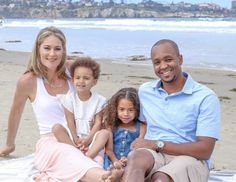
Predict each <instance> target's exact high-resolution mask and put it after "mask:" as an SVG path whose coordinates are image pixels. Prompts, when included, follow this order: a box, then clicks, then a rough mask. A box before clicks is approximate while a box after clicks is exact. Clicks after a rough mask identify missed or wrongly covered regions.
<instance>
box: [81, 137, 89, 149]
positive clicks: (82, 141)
mask: <svg viewBox="0 0 236 182" xmlns="http://www.w3.org/2000/svg"><path fill="white" fill-rule="evenodd" d="M81 144H82V145H83V146H84V147H88V146H89V144H90V143H89V138H87V137H86V138H83V139H82V140H81Z"/></svg>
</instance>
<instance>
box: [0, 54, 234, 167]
mask: <svg viewBox="0 0 236 182" xmlns="http://www.w3.org/2000/svg"><path fill="white" fill-rule="evenodd" d="M29 56H30V55H29V53H27V52H15V51H3V50H0V57H1V60H0V75H1V80H0V90H1V92H0V100H1V102H0V108H1V111H0V117H1V120H0V146H3V145H4V143H5V139H6V133H7V118H8V114H9V112H10V106H11V103H12V99H13V94H14V90H15V86H16V82H17V80H18V78H19V76H20V75H21V74H22V73H23V72H24V71H25V69H26V65H27V63H28V60H29ZM96 60H97V61H98V62H99V63H100V65H101V75H100V78H99V80H98V84H97V85H96V87H95V90H96V91H98V92H99V93H100V94H102V95H104V96H105V97H106V98H109V97H110V96H111V95H112V94H113V93H115V92H116V91H117V90H118V89H120V88H122V87H127V86H131V87H136V88H138V87H139V85H140V84H142V83H144V82H147V81H149V80H151V79H156V76H155V74H154V72H153V68H152V67H151V66H149V65H148V66H143V65H137V64H122V63H121V64H120V63H119V64H117V62H116V61H115V60H111V59H105V60H104V59H96ZM183 70H184V71H186V72H188V73H190V74H191V76H192V77H193V78H194V79H195V80H196V81H198V82H200V83H202V84H204V85H206V86H208V87H209V88H211V89H212V90H214V91H215V93H216V94H217V95H218V97H219V99H220V100H221V118H222V119H221V138H220V141H218V142H217V143H216V147H215V150H214V152H213V156H212V165H213V168H214V169H215V170H221V169H227V170H236V163H235V160H234V156H235V153H236V148H235V147H234V146H235V145H236V141H234V140H233V138H236V132H235V131H236V121H235V118H236V91H233V90H234V89H236V86H235V85H233V84H232V83H235V81H236V73H235V72H233V71H225V70H220V71H219V70H209V69H199V68H190V67H185V66H184V67H183ZM38 138H39V132H38V129H37V124H36V122H35V118H34V114H33V111H32V108H31V105H30V103H29V101H28V102H27V103H26V107H25V110H24V113H23V115H22V119H21V123H20V127H19V130H18V134H17V137H16V150H15V152H13V153H12V154H11V155H10V156H9V157H6V158H8V159H9V158H15V157H22V156H25V155H28V154H31V153H33V152H34V148H35V144H36V141H37V140H38ZM6 158H0V160H3V159H6Z"/></svg>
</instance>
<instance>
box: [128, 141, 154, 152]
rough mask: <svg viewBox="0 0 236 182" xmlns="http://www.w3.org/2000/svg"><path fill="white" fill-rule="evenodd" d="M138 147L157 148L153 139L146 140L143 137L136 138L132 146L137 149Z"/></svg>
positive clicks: (132, 148)
mask: <svg viewBox="0 0 236 182" xmlns="http://www.w3.org/2000/svg"><path fill="white" fill-rule="evenodd" d="M138 148H148V149H152V150H156V144H155V142H154V141H153V140H145V139H143V138H136V139H135V140H134V141H133V142H132V143H131V146H130V149H131V150H135V149H138Z"/></svg>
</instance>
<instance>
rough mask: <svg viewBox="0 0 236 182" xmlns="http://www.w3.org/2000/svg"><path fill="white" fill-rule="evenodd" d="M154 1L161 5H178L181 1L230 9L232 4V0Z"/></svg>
mask: <svg viewBox="0 0 236 182" xmlns="http://www.w3.org/2000/svg"><path fill="white" fill-rule="evenodd" d="M156 1H158V2H161V3H170V2H174V3H178V2H181V1H183V2H186V3H191V4H199V3H216V4H219V5H220V6H221V7H224V8H231V2H232V0H156Z"/></svg>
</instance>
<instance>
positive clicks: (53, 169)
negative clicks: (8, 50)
mask: <svg viewBox="0 0 236 182" xmlns="http://www.w3.org/2000/svg"><path fill="white" fill-rule="evenodd" d="M151 59H152V64H153V68H154V71H155V74H156V75H157V76H158V77H159V78H160V79H156V80H153V81H150V82H147V83H144V84H143V85H141V86H140V88H139V89H138V91H137V90H136V89H135V88H131V87H127V88H122V89H120V90H119V91H117V92H116V93H115V94H114V95H113V96H112V97H111V98H110V99H108V100H106V99H105V97H103V96H101V95H100V94H98V93H97V92H95V91H92V90H91V89H92V88H93V87H94V86H95V85H96V83H97V81H98V79H99V74H100V67H99V64H98V63H97V62H96V61H94V60H93V59H92V58H90V57H81V58H78V59H77V60H74V61H69V60H66V39H65V36H64V34H63V32H61V30H59V29H58V28H55V27H46V28H44V29H42V30H41V31H40V32H39V34H38V36H37V39H36V42H35V45H34V48H33V51H32V54H31V58H30V62H29V65H28V68H27V70H26V71H25V73H24V74H23V75H21V77H20V78H19V80H18V82H17V86H16V91H15V96H14V100H13V104H12V107H11V111H10V115H9V120H8V133H7V141H6V145H5V146H4V147H1V148H0V156H6V155H9V154H10V153H11V152H13V151H14V150H15V138H16V133H17V130H18V126H19V123H20V119H21V115H22V112H23V110H24V106H25V103H26V101H27V99H29V100H30V102H31V104H32V107H33V111H34V113H35V116H36V120H37V124H38V127H39V131H40V139H39V140H38V142H37V144H36V150H35V158H34V165H35V168H36V169H37V170H38V171H39V174H37V175H36V176H35V177H34V180H35V181H41V182H42V181H43V182H46V181H48V182H49V181H50V182H51V181H55V182H56V181H57V182H76V181H81V182H82V181H86V182H95V181H101V182H102V181H105V182H118V181H124V182H144V181H148V182H190V181H191V182H207V180H208V176H209V168H210V157H211V154H212V152H213V149H214V146H215V142H216V140H218V138H219V130H220V104H219V100H218V97H217V96H216V94H215V93H214V92H213V91H212V90H210V89H209V88H207V87H206V86H203V85H201V84H199V83H197V82H196V81H194V80H193V79H192V77H191V76H190V75H189V74H188V73H185V72H182V69H181V66H182V64H183V57H182V55H181V54H180V52H179V48H178V46H177V44H176V43H175V42H174V41H172V40H168V39H162V40H159V41H158V42H156V43H155V44H154V45H153V46H152V48H151Z"/></svg>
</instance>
